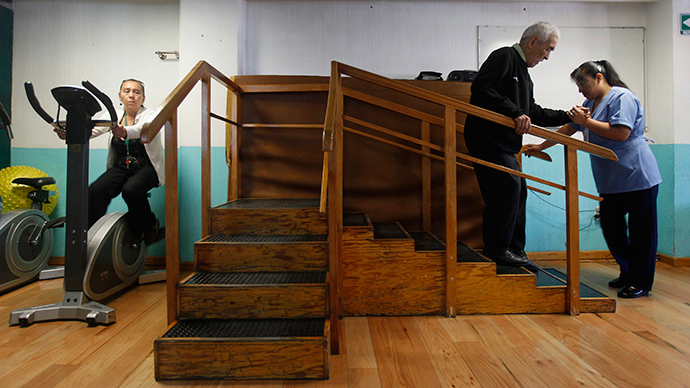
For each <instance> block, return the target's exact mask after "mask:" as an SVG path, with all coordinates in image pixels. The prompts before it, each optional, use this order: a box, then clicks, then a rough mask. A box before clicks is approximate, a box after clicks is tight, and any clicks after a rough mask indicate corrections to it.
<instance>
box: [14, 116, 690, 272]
mask: <svg viewBox="0 0 690 388" xmlns="http://www.w3.org/2000/svg"><path fill="white" fill-rule="evenodd" d="M47 130H48V131H49V129H47ZM652 150H653V151H654V154H655V155H656V157H657V161H658V163H659V168H660V170H661V173H662V177H663V179H664V182H663V183H662V184H661V186H660V189H659V252H661V253H664V254H668V255H673V256H677V257H689V256H690V195H687V194H686V193H688V189H690V172H689V171H688V170H687V169H683V171H681V172H680V173H677V174H676V173H674V168H673V166H674V165H686V164H687V161H688V158H689V156H688V155H690V145H652ZM13 151H14V152H13V154H12V164H13V165H27V166H31V167H36V168H39V169H41V170H43V171H45V172H46V173H48V174H49V175H52V176H54V177H55V179H56V180H57V182H58V191H59V192H60V193H65V192H66V184H65V183H66V177H65V166H66V157H67V151H66V149H31V148H15V149H14V150H13ZM178 152H179V159H178V160H179V200H180V256H181V258H182V260H184V261H192V260H193V253H194V250H193V245H194V242H196V241H198V240H199V239H200V238H201V199H200V193H199V188H200V187H201V149H200V148H199V147H181V148H179V150H178ZM548 153H549V154H550V155H551V157H552V159H553V160H554V161H553V162H552V163H548V162H545V161H543V160H540V159H534V158H525V159H524V171H525V172H526V173H528V174H531V175H535V176H538V177H541V178H545V179H548V180H551V181H554V182H558V183H561V184H563V182H564V180H563V179H564V167H563V147H560V146H556V147H553V148H551V149H549V150H548ZM106 154H107V151H106V150H104V149H95V150H92V151H91V162H90V166H91V168H90V172H89V177H90V180H91V181H93V180H94V179H95V178H97V177H98V176H99V175H100V174H101V173H102V172H103V170H104V169H105V159H106ZM211 158H212V166H213V168H212V171H211V177H212V178H211V179H212V193H211V198H212V204H213V205H218V204H221V203H224V202H225V200H226V196H227V194H226V190H227V167H226V165H225V159H224V158H225V156H224V149H223V148H222V147H216V148H213V149H212V154H211ZM679 159H681V160H679ZM589 163H590V162H589V156H588V155H587V154H584V153H579V154H578V172H579V179H578V184H579V186H580V190H581V191H585V192H588V193H590V194H595V195H596V194H597V191H596V188H595V185H594V179H593V178H592V173H591V168H590V164H589ZM528 184H530V185H532V186H535V187H537V188H541V189H544V190H547V191H549V192H551V193H552V194H551V195H549V196H547V195H544V194H541V193H535V192H529V194H528V201H527V249H526V250H527V251H564V250H565V248H566V246H565V243H566V229H565V195H564V193H563V191H561V190H557V189H551V188H550V187H547V186H543V185H540V184H538V183H528ZM164 191H165V190H164V188H162V187H160V188H157V189H154V190H152V197H151V198H150V201H151V204H152V208H153V210H154V213H156V216H157V217H158V218H159V219H160V220H161V221H163V220H164V218H165V192H164ZM61 195H62V194H61ZM64 201H65V199H64V197H62V196H61V197H60V199H59V203H58V207H57V208H56V210H55V212H54V213H53V214H52V215H51V218H55V217H60V216H62V215H64V206H65V202H64ZM597 204H598V202H596V201H593V200H590V199H586V198H582V197H581V198H580V229H581V232H580V249H581V250H606V249H607V247H606V242H605V241H604V238H603V236H602V233H601V228H600V226H599V223H598V221H595V220H594V219H593V217H594V208H595V207H596V206H597ZM110 209H111V210H112V211H116V210H126V205H125V204H124V202H123V201H122V199H121V198H120V197H118V198H116V199H115V200H113V203H112V204H111V208H110ZM63 252H64V231H62V230H60V231H59V232H58V234H57V236H56V245H55V248H54V251H53V255H54V256H62V255H63V254H64V253H63ZM164 254H165V246H164V244H163V243H159V244H157V245H154V246H153V247H151V250H150V255H156V256H157V255H164Z"/></svg>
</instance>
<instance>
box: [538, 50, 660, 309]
mask: <svg viewBox="0 0 690 388" xmlns="http://www.w3.org/2000/svg"><path fill="white" fill-rule="evenodd" d="M570 78H571V79H572V80H573V81H574V82H575V84H576V85H577V87H578V89H579V91H580V93H582V95H584V96H585V98H586V100H585V102H584V103H583V104H582V105H581V106H580V105H578V106H575V107H573V108H572V109H571V110H570V111H568V115H569V116H570V118H571V120H572V121H573V122H572V123H570V124H566V125H564V126H563V127H561V128H560V129H559V130H558V132H560V133H563V134H566V135H569V136H570V135H573V134H574V133H575V132H577V131H581V132H583V137H584V140H585V141H588V142H590V143H593V144H597V145H600V146H602V147H606V148H609V149H611V150H613V152H615V153H616V155H618V159H619V161H617V162H614V161H611V160H607V159H603V158H600V157H598V156H594V155H591V156H590V160H591V164H592V172H593V175H594V181H595V183H596V186H597V190H598V191H599V195H600V196H601V197H602V198H603V199H604V200H603V201H602V202H601V229H602V231H603V232H604V238H605V239H606V243H607V245H608V247H609V250H610V251H611V254H612V255H613V257H614V258H615V259H616V261H617V262H618V264H619V266H620V276H619V277H618V278H616V279H613V280H612V281H610V282H609V286H610V287H613V288H621V289H620V291H619V292H618V296H619V297H621V298H639V297H641V296H646V295H648V294H649V291H651V289H652V284H653V283H654V268H655V265H656V253H657V252H656V249H657V241H658V235H657V195H658V192H659V183H661V174H660V173H659V168H658V166H657V163H656V159H655V158H654V155H653V154H652V151H651V149H650V148H649V145H648V144H647V141H646V139H645V137H644V127H645V121H644V110H643V108H642V104H641V103H640V100H639V99H638V98H637V96H635V94H633V92H631V91H630V89H628V87H627V86H626V85H625V83H623V81H621V80H620V78H619V77H618V74H617V73H616V71H615V70H614V69H613V67H612V66H611V64H610V63H609V62H607V61H589V62H585V63H583V64H582V65H580V66H579V67H578V68H577V69H575V70H574V71H573V72H572V73H571V74H570ZM552 145H554V143H552V142H550V141H545V142H543V143H541V144H530V145H528V146H527V147H526V150H525V152H526V153H527V154H530V153H533V152H534V151H542V150H544V149H546V148H549V147H551V146H552ZM626 215H627V217H628V218H627V220H626Z"/></svg>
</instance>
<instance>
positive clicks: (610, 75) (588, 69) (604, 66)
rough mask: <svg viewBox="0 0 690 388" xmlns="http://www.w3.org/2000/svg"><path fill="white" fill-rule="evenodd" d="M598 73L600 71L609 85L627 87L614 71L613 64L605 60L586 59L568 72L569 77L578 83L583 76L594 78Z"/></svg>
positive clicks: (583, 78) (581, 80) (582, 79)
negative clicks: (586, 60)
mask: <svg viewBox="0 0 690 388" xmlns="http://www.w3.org/2000/svg"><path fill="white" fill-rule="evenodd" d="M598 73H601V75H603V76H604V79H606V82H608V84H609V85H611V86H621V87H624V88H626V89H628V85H626V84H625V82H623V81H621V79H620V77H619V76H618V73H616V70H614V69H613V66H611V63H609V61H605V60H601V61H588V62H585V63H583V64H581V65H580V66H578V68H577V69H575V70H573V72H572V73H570V78H571V79H572V80H573V81H575V82H576V83H580V82H583V81H584V80H585V76H589V77H591V78H595V77H596V76H597V74H598Z"/></svg>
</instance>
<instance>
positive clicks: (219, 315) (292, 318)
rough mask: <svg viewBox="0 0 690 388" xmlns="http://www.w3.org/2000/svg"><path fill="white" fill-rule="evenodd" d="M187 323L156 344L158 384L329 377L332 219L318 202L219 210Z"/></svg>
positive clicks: (191, 287)
mask: <svg viewBox="0 0 690 388" xmlns="http://www.w3.org/2000/svg"><path fill="white" fill-rule="evenodd" d="M209 220H210V235H209V236H206V237H205V238H203V239H202V240H201V241H199V242H197V243H196V244H195V248H194V251H195V262H196V264H195V272H194V273H193V274H191V275H190V276H188V277H187V278H186V279H184V280H183V281H181V282H180V284H179V285H178V299H179V316H180V319H179V320H178V321H177V322H174V323H173V324H172V325H171V326H170V328H169V329H168V331H167V332H166V333H165V334H164V335H162V336H161V337H160V338H158V339H156V341H155V343H154V352H155V358H156V367H155V368H156V370H155V373H156V379H159V380H167V379H202V378H203V379H325V378H328V365H329V357H330V346H329V344H330V343H329V336H330V333H329V329H330V322H329V320H328V319H327V317H328V316H329V311H330V309H329V297H328V295H329V287H328V273H327V270H328V241H327V237H328V235H327V222H326V216H325V215H324V214H320V213H319V212H318V200H311V199H291V200H287V199H268V200H255V199H239V200H236V201H233V202H229V203H227V204H224V205H221V206H217V207H215V208H212V209H211V211H210V217H209Z"/></svg>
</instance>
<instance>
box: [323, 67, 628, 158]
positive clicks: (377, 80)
mask: <svg viewBox="0 0 690 388" xmlns="http://www.w3.org/2000/svg"><path fill="white" fill-rule="evenodd" d="M332 66H335V67H336V68H337V70H338V71H339V72H340V73H341V74H345V75H349V76H350V77H354V78H358V79H362V80H365V81H368V82H371V83H373V84H376V85H379V86H383V87H386V88H389V89H392V90H395V91H398V92H401V93H405V94H408V95H411V96H415V97H418V98H421V99H424V100H427V101H429V102H433V103H437V104H439V105H443V106H452V107H454V108H456V109H457V110H459V111H461V112H463V113H466V114H470V115H473V116H479V117H482V118H483V119H486V120H489V121H493V122H495V123H498V124H502V125H505V126H507V127H510V128H515V121H514V120H513V119H511V118H510V117H507V116H504V115H502V114H500V113H496V112H493V111H490V110H488V109H484V108H480V107H478V106H474V105H471V104H468V103H466V102H464V101H460V100H457V99H454V98H452V97H448V96H445V95H443V94H440V93H435V92H432V91H430V90H426V89H423V88H420V87H417V86H414V85H409V84H406V83H403V82H399V81H395V80H392V79H390V78H386V77H383V76H381V75H378V74H374V73H370V72H368V71H365V70H361V69H358V68H355V67H352V66H349V65H345V64H343V63H338V62H335V61H334V63H333V64H332ZM329 107H330V101H329ZM328 113H329V110H328V108H327V109H326V120H328ZM327 130H332V127H329V128H324V134H326V131H327ZM530 134H531V135H534V136H538V137H541V138H543V139H546V140H550V141H552V142H555V143H558V144H563V145H567V146H571V147H575V148H576V149H578V150H582V151H585V152H587V153H590V154H593V155H597V156H600V157H602V158H605V159H609V160H613V161H617V160H618V156H616V154H615V153H614V152H613V151H611V150H610V149H608V148H605V147H601V146H598V145H595V144H592V143H588V142H585V141H582V140H578V139H575V138H572V137H570V136H567V135H564V134H562V133H558V132H555V131H549V130H548V129H546V128H543V127H540V126H538V125H532V128H531V129H530ZM325 138H326V136H324V139H325ZM326 149H328V146H326V145H324V150H326Z"/></svg>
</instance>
